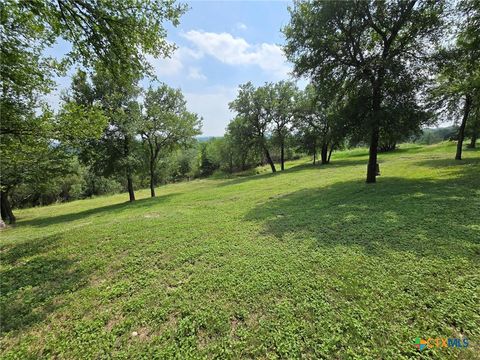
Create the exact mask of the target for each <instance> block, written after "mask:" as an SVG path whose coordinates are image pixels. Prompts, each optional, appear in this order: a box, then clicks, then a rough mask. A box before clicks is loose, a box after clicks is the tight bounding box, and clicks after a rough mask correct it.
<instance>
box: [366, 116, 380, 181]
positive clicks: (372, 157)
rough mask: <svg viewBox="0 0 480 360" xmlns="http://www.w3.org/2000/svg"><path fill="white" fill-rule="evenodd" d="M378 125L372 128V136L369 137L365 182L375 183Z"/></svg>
mask: <svg viewBox="0 0 480 360" xmlns="http://www.w3.org/2000/svg"><path fill="white" fill-rule="evenodd" d="M378 134H379V131H378V125H375V126H374V128H373V129H372V136H371V138H370V150H369V155H368V166H367V183H375V182H376V181H377V172H378V166H377V153H378V137H379V135H378Z"/></svg>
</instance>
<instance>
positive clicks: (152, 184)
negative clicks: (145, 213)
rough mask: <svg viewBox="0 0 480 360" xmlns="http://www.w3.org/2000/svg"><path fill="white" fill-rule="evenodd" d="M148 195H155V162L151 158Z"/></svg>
mask: <svg viewBox="0 0 480 360" xmlns="http://www.w3.org/2000/svg"><path fill="white" fill-rule="evenodd" d="M150 196H151V197H155V163H154V162H153V160H150ZM134 200H135V199H134ZM130 201H131V200H130Z"/></svg>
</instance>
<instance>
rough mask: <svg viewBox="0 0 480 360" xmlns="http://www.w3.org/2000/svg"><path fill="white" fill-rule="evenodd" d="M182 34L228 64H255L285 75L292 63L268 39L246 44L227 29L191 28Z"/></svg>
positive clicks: (275, 73)
mask: <svg viewBox="0 0 480 360" xmlns="http://www.w3.org/2000/svg"><path fill="white" fill-rule="evenodd" d="M182 36H183V37H184V38H186V39H187V40H189V41H190V42H192V43H193V44H194V45H195V46H196V48H197V49H198V51H200V52H202V53H205V54H207V55H209V56H212V57H214V58H216V59H217V60H219V61H221V62H223V63H225V64H228V65H256V66H259V67H260V68H261V69H262V70H264V71H265V72H268V73H272V74H273V75H275V76H277V77H279V78H284V77H286V76H287V75H288V73H289V72H290V70H291V67H290V66H289V65H288V64H287V62H286V58H285V56H284V54H283V51H282V49H281V48H280V46H278V45H275V44H269V43H261V44H253V45H252V44H249V43H248V42H247V41H246V40H245V39H243V38H241V37H234V36H233V35H231V34H229V33H212V32H205V31H197V30H190V31H188V32H186V33H183V34H182Z"/></svg>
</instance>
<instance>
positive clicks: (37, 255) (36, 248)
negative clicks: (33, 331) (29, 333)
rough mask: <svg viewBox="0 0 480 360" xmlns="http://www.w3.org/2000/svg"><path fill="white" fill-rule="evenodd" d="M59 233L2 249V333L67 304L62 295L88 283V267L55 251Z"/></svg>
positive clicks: (43, 318)
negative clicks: (62, 299)
mask: <svg viewBox="0 0 480 360" xmlns="http://www.w3.org/2000/svg"><path fill="white" fill-rule="evenodd" d="M59 240H60V237H59V236H58V235H55V236H48V237H45V238H43V239H35V240H29V241H27V242H24V243H21V244H17V245H14V246H5V247H3V248H2V249H1V253H0V261H1V263H2V271H0V305H1V306H0V318H1V329H0V330H1V331H0V332H1V333H2V334H3V333H6V332H10V331H15V330H20V329H24V328H28V327H30V326H33V325H34V324H36V323H39V322H41V321H43V320H45V319H46V318H47V316H48V315H49V314H51V313H52V312H54V311H55V310H56V309H57V308H59V307H61V306H62V305H63V304H62V303H61V301H59V298H58V297H59V296H60V295H62V294H67V293H70V292H74V291H76V290H78V289H80V288H81V287H83V286H85V285H86V283H87V280H86V279H87V278H88V273H87V272H88V271H86V270H85V269H81V268H79V267H78V266H76V260H75V259H74V258H73V257H69V258H65V256H61V255H58V254H55V252H54V251H53V250H55V248H56V247H57V246H58V241H59Z"/></svg>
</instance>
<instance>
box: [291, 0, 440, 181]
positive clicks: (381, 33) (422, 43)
mask: <svg viewBox="0 0 480 360" xmlns="http://www.w3.org/2000/svg"><path fill="white" fill-rule="evenodd" d="M442 11H443V3H442V2H437V1H424V2H419V1H416V0H411V1H400V2H384V1H380V2H366V1H348V2H333V1H308V2H306V1H301V2H296V3H295V6H294V7H293V9H291V10H290V12H291V20H290V23H289V25H288V26H287V27H285V28H284V30H283V31H284V34H285V36H286V38H287V44H286V46H285V52H286V54H287V57H288V59H289V60H291V61H292V62H293V63H294V65H295V68H294V71H295V73H296V74H297V76H304V75H309V76H311V77H312V79H313V80H314V81H315V82H316V83H322V82H324V81H325V82H328V81H331V79H332V78H333V79H335V80H337V81H339V82H342V83H345V84H346V85H347V86H348V87H357V88H358V87H362V88H363V89H365V90H366V91H367V94H368V97H367V98H366V100H367V103H366V106H367V107H368V111H367V112H366V113H365V115H366V116H364V117H362V118H359V119H358V120H359V122H358V123H357V124H356V125H357V126H358V127H362V128H365V129H367V130H368V132H369V143H370V150H369V161H368V167H367V178H366V181H367V182H368V183H373V182H375V181H376V173H377V152H378V145H379V138H380V130H381V127H382V125H383V124H384V123H386V122H388V119H387V118H386V117H385V113H384V100H385V84H386V82H387V81H388V80H389V79H395V78H398V77H399V76H403V75H404V74H406V73H408V74H410V75H411V76H412V78H415V75H416V74H423V72H422V66H423V65H424V64H425V62H426V61H427V55H428V51H429V49H430V48H431V45H430V42H431V41H435V40H436V37H437V36H438V33H439V30H440V29H441V27H440V26H439V25H440V24H441V14H442Z"/></svg>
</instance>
